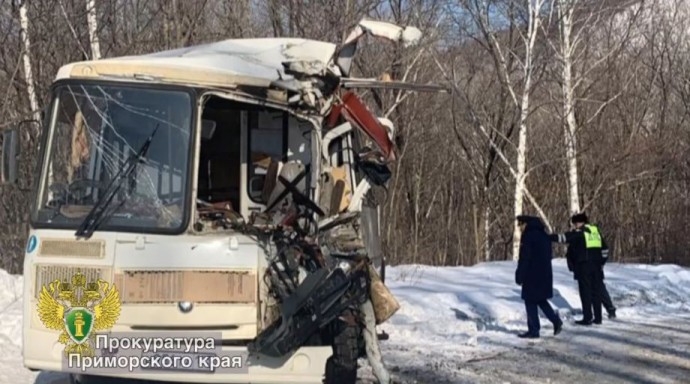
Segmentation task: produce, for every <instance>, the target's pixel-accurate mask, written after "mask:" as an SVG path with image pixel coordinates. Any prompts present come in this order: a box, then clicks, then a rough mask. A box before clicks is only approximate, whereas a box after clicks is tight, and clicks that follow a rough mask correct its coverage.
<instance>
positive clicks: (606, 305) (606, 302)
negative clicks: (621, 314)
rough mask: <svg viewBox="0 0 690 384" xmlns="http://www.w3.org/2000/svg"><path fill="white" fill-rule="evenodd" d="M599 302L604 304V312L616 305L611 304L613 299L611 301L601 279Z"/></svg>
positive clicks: (611, 309) (612, 309)
mask: <svg viewBox="0 0 690 384" xmlns="http://www.w3.org/2000/svg"><path fill="white" fill-rule="evenodd" d="M601 304H603V305H604V308H606V312H608V313H611V312H613V311H615V310H616V307H614V306H613V301H611V296H610V295H609V291H608V289H606V284H604V282H603V281H602V282H601Z"/></svg>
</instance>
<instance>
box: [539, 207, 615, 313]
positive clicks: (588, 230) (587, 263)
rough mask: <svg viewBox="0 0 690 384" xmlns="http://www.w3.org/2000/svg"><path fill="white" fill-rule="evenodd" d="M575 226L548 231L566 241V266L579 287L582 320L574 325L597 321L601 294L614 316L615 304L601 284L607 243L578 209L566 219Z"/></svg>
mask: <svg viewBox="0 0 690 384" xmlns="http://www.w3.org/2000/svg"><path fill="white" fill-rule="evenodd" d="M570 221H571V222H572V224H573V225H574V226H575V229H574V230H572V231H570V232H566V233H563V234H553V235H550V236H549V237H550V239H551V241H554V242H559V243H567V244H568V251H567V253H566V259H567V262H568V269H569V270H570V271H572V272H573V273H574V277H575V280H577V282H578V287H579V290H580V300H581V302H582V315H583V318H582V320H578V321H576V322H575V323H576V324H578V325H591V324H592V323H594V324H601V322H602V313H601V312H602V308H601V307H602V301H605V299H604V297H603V296H604V295H605V296H606V297H607V298H608V303H606V304H607V305H606V306H607V311H608V312H609V317H611V318H613V317H615V308H613V304H612V303H610V301H611V299H610V297H609V295H608V291H606V287H605V286H604V270H603V266H604V264H605V263H606V261H607V260H608V252H609V250H608V246H607V245H606V241H605V240H604V238H603V236H602V235H601V232H600V230H599V228H598V227H597V226H596V225H590V224H589V222H588V219H587V215H585V214H584V213H579V214H576V215H573V217H572V218H571V220H570Z"/></svg>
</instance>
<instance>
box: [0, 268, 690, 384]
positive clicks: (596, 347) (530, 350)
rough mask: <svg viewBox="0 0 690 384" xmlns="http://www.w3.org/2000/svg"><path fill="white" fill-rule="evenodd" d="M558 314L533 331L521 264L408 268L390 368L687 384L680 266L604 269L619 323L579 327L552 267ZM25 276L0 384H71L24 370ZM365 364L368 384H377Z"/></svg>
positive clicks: (567, 280) (3, 317)
mask: <svg viewBox="0 0 690 384" xmlns="http://www.w3.org/2000/svg"><path fill="white" fill-rule="evenodd" d="M553 264H554V298H553V300H551V302H552V304H553V305H554V306H555V307H557V308H558V311H559V313H560V314H561V317H562V318H563V319H564V320H566V325H565V328H564V331H563V333H562V334H561V335H559V336H557V337H553V336H552V327H551V324H550V323H549V322H548V321H547V320H546V319H544V318H542V332H541V334H542V339H540V340H537V341H536V342H527V341H525V340H521V339H519V338H517V337H516V336H515V334H516V333H518V332H521V331H523V330H525V329H526V318H525V310H524V303H523V302H522V300H521V299H520V287H519V286H517V285H515V283H514V272H515V263H514V262H492V263H484V264H479V265H476V266H474V267H453V268H450V267H445V268H437V267H427V266H416V265H406V266H399V267H392V268H389V269H388V270H387V276H386V284H387V285H388V286H389V287H390V288H391V289H392V291H393V293H394V294H395V295H396V297H397V298H398V300H399V301H400V303H401V306H402V307H401V309H400V311H399V312H398V313H397V314H396V315H395V316H394V317H393V318H392V319H391V320H389V322H387V323H385V324H383V325H382V326H381V327H380V330H382V331H385V332H386V333H388V334H389V335H390V340H387V341H383V342H382V347H383V352H384V358H385V362H386V365H387V366H388V367H389V368H390V369H391V371H392V373H393V376H394V377H395V378H396V380H398V382H402V383H444V382H445V383H496V382H498V383H523V382H524V383H553V382H558V383H576V382H582V381H585V382H607V383H618V382H620V383H629V382H636V383H637V382H643V383H676V382H687V380H688V379H687V378H688V377H690V299H689V298H690V270H688V269H685V268H681V267H678V266H674V265H660V266H647V265H622V264H610V265H607V266H606V285H607V287H608V289H609V292H610V294H611V296H612V299H613V301H614V304H615V305H616V306H617V307H618V311H617V313H618V317H619V319H617V320H614V321H608V320H606V319H605V321H604V324H603V325H601V326H596V327H585V328H582V327H579V328H578V327H576V326H575V325H573V324H572V321H571V320H572V319H573V317H579V314H580V313H581V307H580V300H579V295H578V293H577V284H576V282H575V281H574V280H573V278H572V274H571V273H570V272H568V270H567V268H566V266H565V262H564V260H562V259H558V260H554V262H553ZM21 285H22V277H21V276H11V275H8V274H7V273H6V272H4V271H2V270H0V384H5V383H7V384H9V383H13V384H14V383H20V384H22V383H27V384H28V383H33V384H66V383H67V378H66V377H65V375H63V374H57V373H48V372H43V373H41V374H40V375H39V374H38V373H33V372H30V371H28V370H26V369H25V368H24V367H23V365H22V361H21V318H22V314H21V305H22V301H21V291H22V289H21ZM362 362H363V365H364V366H363V368H362V369H361V372H360V376H361V377H362V380H361V381H362V382H363V383H370V382H372V380H373V379H372V375H371V372H370V370H369V369H368V368H367V367H366V363H365V362H364V360H363V361H362Z"/></svg>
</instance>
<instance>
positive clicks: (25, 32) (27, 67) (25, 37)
mask: <svg viewBox="0 0 690 384" xmlns="http://www.w3.org/2000/svg"><path fill="white" fill-rule="evenodd" d="M19 22H20V25H21V29H20V36H21V40H22V43H23V44H22V45H23V48H24V49H23V52H22V60H23V62H24V77H25V80H26V92H27V94H28V96H29V105H30V106H31V113H32V114H33V117H34V119H35V120H37V121H38V120H40V119H41V113H40V109H39V107H38V97H37V96H36V88H35V86H34V75H33V71H32V69H31V41H30V40H29V16H28V15H27V11H26V2H24V1H22V2H21V4H20V5H19Z"/></svg>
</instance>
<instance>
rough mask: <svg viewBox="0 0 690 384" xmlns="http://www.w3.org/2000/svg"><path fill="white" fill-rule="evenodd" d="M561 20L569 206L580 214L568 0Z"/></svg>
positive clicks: (562, 6)
mask: <svg viewBox="0 0 690 384" xmlns="http://www.w3.org/2000/svg"><path fill="white" fill-rule="evenodd" d="M558 18H559V19H560V20H561V23H560V24H561V25H560V27H561V60H562V63H563V113H564V114H565V148H566V159H567V162H568V206H569V209H570V213H571V214H575V213H578V212H580V197H579V180H578V172H577V136H576V135H577V121H576V120H575V86H574V81H573V43H572V39H571V36H572V29H573V7H572V6H571V3H570V1H568V0H559V2H558Z"/></svg>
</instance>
